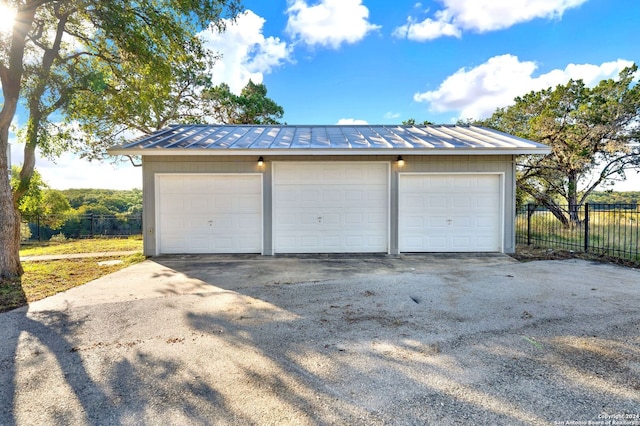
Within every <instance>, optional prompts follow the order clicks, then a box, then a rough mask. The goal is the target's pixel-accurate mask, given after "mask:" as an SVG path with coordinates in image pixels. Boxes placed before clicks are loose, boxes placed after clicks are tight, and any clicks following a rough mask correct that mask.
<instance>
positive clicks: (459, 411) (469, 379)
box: [0, 255, 640, 425]
mask: <svg viewBox="0 0 640 426" xmlns="http://www.w3.org/2000/svg"><path fill="white" fill-rule="evenodd" d="M0 324H2V327H0V342H1V346H0V384H2V385H1V386H0V424H1V425H11V424H33V425H42V424H61V425H62V424H65V425H66V424H80V425H82V424H89V425H98V424H100V425H103V424H243V425H244V424H273V425H276V424H277V425H282V424H295V425H317V424H367V425H369V424H398V425H409V424H416V425H417V424H438V425H440V424H504V425H514V424H536V425H538V424H539V425H546V424H549V425H558V424H567V425H568V424H585V425H586V424H593V425H595V424H603V425H604V424H625V425H640V337H639V334H640V272H639V271H638V270H634V269H630V268H624V267H619V266H614V265H606V264H597V263H591V262H588V261H583V260H563V261H539V262H529V263H519V262H516V261H514V260H513V259H511V258H509V257H507V256H503V255H484V256H480V255H475V256H474V255H419V256H418V255H416V256H395V257H394V256H348V257H338V256H313V257H311V256H310V257H304V256H299V257H275V258H273V257H260V256H188V257H179V256H175V257H159V258H154V259H153V260H147V261H145V262H143V263H141V264H138V265H134V266H133V267H130V268H128V269H125V270H123V271H120V272H117V273H115V274H112V275H109V276H107V277H103V278H101V279H99V280H97V281H94V282H92V283H90V284H87V285H85V286H83V287H78V288H75V289H73V290H70V291H68V292H66V293H62V294H59V295H57V296H53V297H51V298H48V299H45V300H42V301H40V302H36V303H33V304H32V305H31V306H30V307H29V309H28V310H27V309H26V308H25V309H19V310H15V311H12V312H8V313H4V314H0ZM589 422H591V423H589Z"/></svg>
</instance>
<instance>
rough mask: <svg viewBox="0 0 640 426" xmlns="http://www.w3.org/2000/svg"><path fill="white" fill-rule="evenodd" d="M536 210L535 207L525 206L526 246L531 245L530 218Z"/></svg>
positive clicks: (533, 205)
mask: <svg viewBox="0 0 640 426" xmlns="http://www.w3.org/2000/svg"><path fill="white" fill-rule="evenodd" d="M535 210H536V205H535V204H532V203H529V204H527V245H528V246H530V245H531V216H533V212H534V211H535Z"/></svg>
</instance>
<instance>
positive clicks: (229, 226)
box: [109, 125, 550, 256]
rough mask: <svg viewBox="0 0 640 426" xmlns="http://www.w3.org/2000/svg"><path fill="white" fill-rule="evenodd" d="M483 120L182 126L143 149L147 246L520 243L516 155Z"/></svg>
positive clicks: (537, 148)
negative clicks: (481, 123) (472, 122)
mask: <svg viewBox="0 0 640 426" xmlns="http://www.w3.org/2000/svg"><path fill="white" fill-rule="evenodd" d="M549 152H550V149H549V148H548V147H547V146H545V145H542V144H539V143H536V142H532V141H529V140H525V139H521V138H517V137H515V136H511V135H507V134H504V133H501V132H497V131H495V130H491V129H487V128H482V127H477V126H459V125H452V126H447V125H433V126H395V125H386V126H372V125H357V126H341V125H337V126H289V125H277V126H266V125H263V126H261V125H174V126H170V127H168V128H166V129H162V130H160V131H158V132H155V133H153V134H151V135H148V136H144V137H141V138H138V139H136V140H133V141H130V142H128V143H125V144H123V145H120V146H116V147H113V148H112V149H110V150H109V153H110V154H112V155H136V156H141V157H142V169H143V170H142V171H143V194H144V209H143V211H144V213H143V215H144V216H143V222H144V253H145V255H149V256H155V255H161V254H182V253H259V254H264V255H273V254H285V253H388V254H399V253H416V252H418V253H419V252H504V253H512V252H513V251H514V250H515V232H514V217H515V157H516V156H517V155H535V154H548V153H549Z"/></svg>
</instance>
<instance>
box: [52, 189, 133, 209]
mask: <svg viewBox="0 0 640 426" xmlns="http://www.w3.org/2000/svg"><path fill="white" fill-rule="evenodd" d="M62 193H63V194H64V195H65V197H66V198H67V199H68V200H69V204H70V206H71V208H73V209H74V211H75V212H77V213H80V214H88V213H93V214H118V213H127V214H132V213H141V212H142V190H140V189H131V190H113V189H65V190H63V191H62Z"/></svg>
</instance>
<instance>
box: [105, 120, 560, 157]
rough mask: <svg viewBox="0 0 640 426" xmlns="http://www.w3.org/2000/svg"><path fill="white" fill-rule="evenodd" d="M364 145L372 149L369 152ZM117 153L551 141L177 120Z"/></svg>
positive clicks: (442, 130)
mask: <svg viewBox="0 0 640 426" xmlns="http://www.w3.org/2000/svg"><path fill="white" fill-rule="evenodd" d="M363 151H366V153H365V152H363ZM108 152H109V153H110V154H112V155H314V154H315V155H318V154H340V155H349V154H352V155H362V154H365V155H370V154H392V155H398V154H401V155H410V154H417V155H429V154H465V155H469V154H510V155H511V154H548V153H550V152H551V150H550V148H549V147H548V146H546V145H543V144H540V143H537V142H533V141H530V140H526V139H522V138H518V137H516V136H512V135H509V134H506V133H502V132H498V131H496V130H492V129H488V128H485V127H478V126H466V125H429V126H404V125H403V126H400V125H380V126H374V125H333V126H299V125H296V126H290V125H262V126H261V125H208V124H207V125H204V124H189V125H172V126H169V127H167V128H164V129H161V130H158V131H157V132H154V133H152V134H150V135H145V136H141V137H139V138H136V139H133V140H131V141H129V142H126V143H123V144H121V145H117V146H114V147H111V148H110V149H109V150H108Z"/></svg>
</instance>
